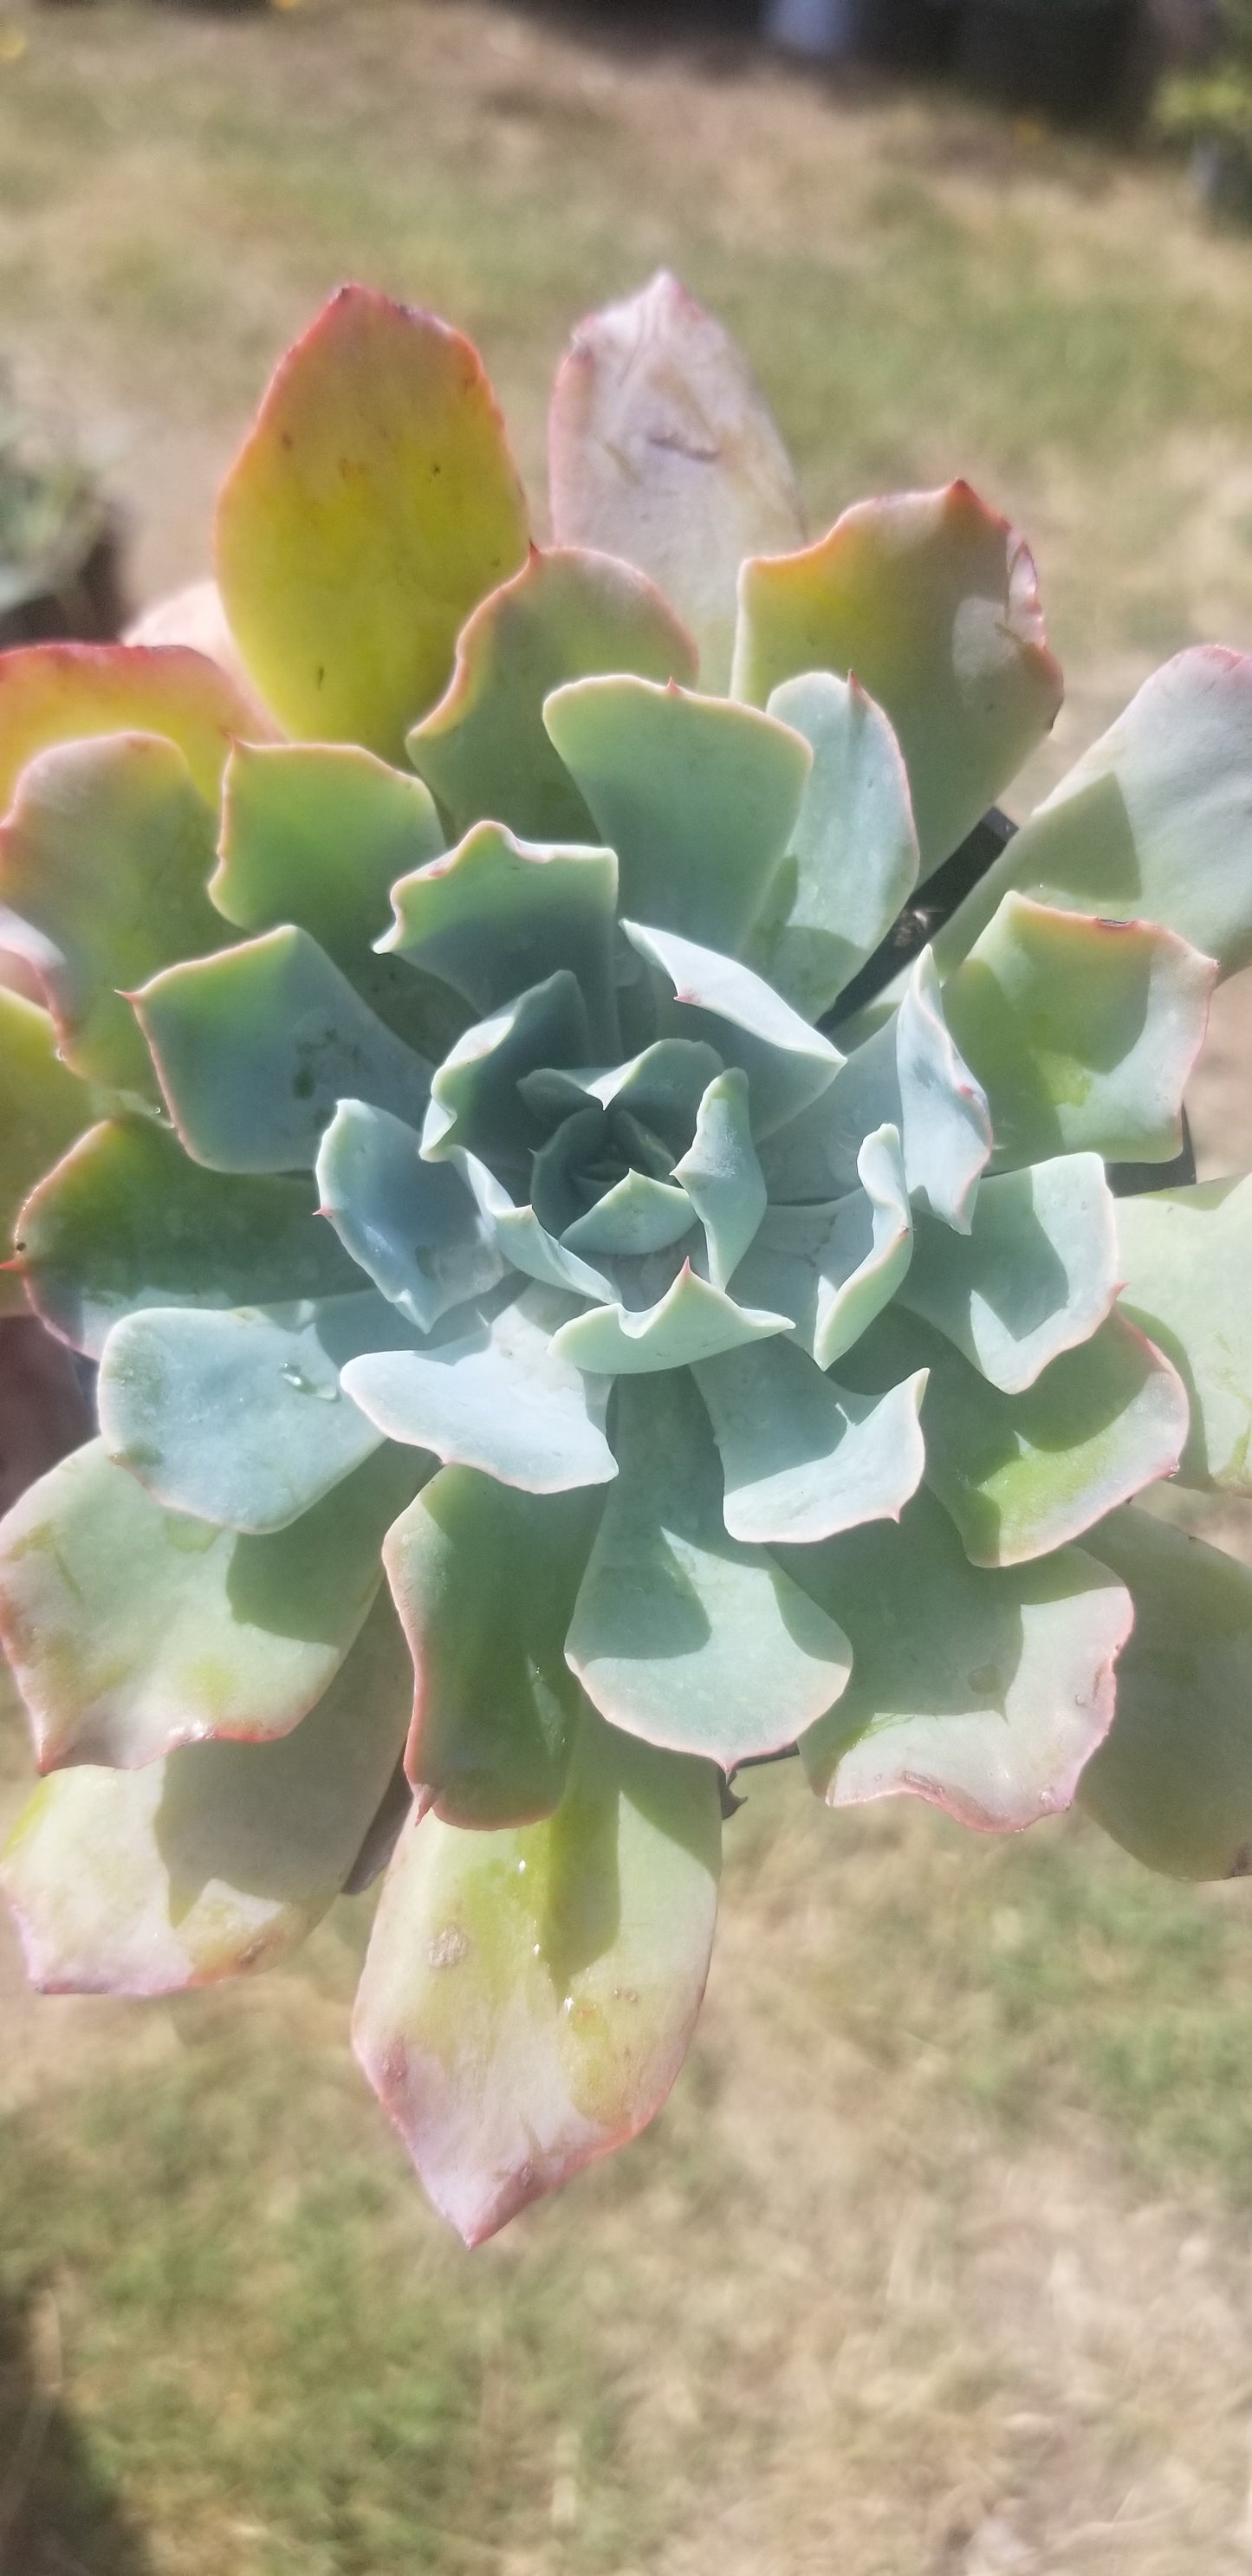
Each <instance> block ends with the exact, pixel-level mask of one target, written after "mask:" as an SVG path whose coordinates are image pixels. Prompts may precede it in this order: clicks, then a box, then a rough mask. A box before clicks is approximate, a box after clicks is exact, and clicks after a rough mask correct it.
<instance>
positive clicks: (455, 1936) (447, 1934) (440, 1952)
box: [427, 1923, 470, 1968]
mask: <svg viewBox="0 0 1252 2576" xmlns="http://www.w3.org/2000/svg"><path fill="white" fill-rule="evenodd" d="M469 1952H470V1945H469V1936H468V1934H467V1933H465V1932H462V1931H461V1930H460V1928H459V1926H458V1925H457V1924H455V1923H450V1924H449V1925H448V1926H447V1929H446V1930H445V1931H443V1932H437V1933H436V1935H435V1938H434V1940H433V1941H432V1942H431V1945H430V1949H429V1951H428V1952H427V1956H428V1958H429V1960H430V1964H431V1966H432V1968H459V1967H460V1965H461V1962H462V1960H464V1959H468V1957H469Z"/></svg>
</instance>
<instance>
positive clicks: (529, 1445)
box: [343, 1287, 617, 1494]
mask: <svg viewBox="0 0 1252 2576" xmlns="http://www.w3.org/2000/svg"><path fill="white" fill-rule="evenodd" d="M576 1306H577V1301H576V1299H574V1298H573V1297H563V1296H561V1295H560V1293H559V1292H557V1291H554V1290H550V1289H544V1288H538V1287H536V1288H527V1289H525V1290H524V1291H523V1293H522V1295H521V1296H520V1297H518V1298H515V1299H514V1301H513V1303H512V1304H511V1305H508V1306H505V1307H503V1308H502V1309H501V1310H500V1312H499V1313H498V1314H494V1315H489V1314H487V1313H485V1312H481V1311H480V1310H479V1309H477V1308H475V1307H472V1306H470V1307H462V1308H459V1309H458V1310H457V1312H456V1313H454V1314H453V1315H452V1316H450V1317H449V1318H448V1319H447V1321H446V1324H445V1328H444V1329H445V1333H446V1338H445V1339H442V1340H440V1339H434V1340H432V1341H430V1342H428V1343H427V1344H426V1345H425V1346H424V1347H423V1348H422V1349H421V1350H408V1351H379V1352H377V1353H371V1354H370V1355H369V1356H368V1357H365V1358H362V1359H357V1360H352V1361H350V1362H349V1364H348V1367H347V1368H346V1369H345V1370H344V1373H343V1383H344V1388H345V1391H346V1392H347V1394H348V1395H350V1396H351V1398H352V1400H353V1402H354V1403H355V1404H357V1405H359V1406H360V1408H361V1411H362V1413H364V1414H365V1415H366V1417H367V1418H368V1420H369V1421H370V1422H372V1423H374V1424H375V1425H376V1427H377V1429H378V1430H379V1431H380V1432H383V1433H385V1434H386V1436H387V1438H388V1439H389V1440H403V1441H408V1442H411V1443H412V1444H413V1446H414V1447H416V1448H418V1449H431V1450H433V1451H434V1454H435V1456H436V1457H437V1458H442V1459H443V1461H444V1464H445V1466H462V1467H479V1468H481V1469H482V1471H483V1473H484V1474H485V1475H488V1476H498V1477H499V1478H500V1480H501V1482H502V1483H503V1484H506V1485H520V1486H521V1487H522V1488H523V1490H524V1491H525V1492H527V1493H531V1494H559V1493H566V1492H568V1491H569V1490H570V1489H571V1488H572V1487H574V1486H577V1485H602V1484H605V1483H607V1482H608V1480H609V1478H610V1477H612V1476H615V1475H616V1473H617V1468H616V1465H615V1463H614V1458H613V1452H612V1450H611V1449H610V1447H609V1444H608V1442H607V1440H606V1439H605V1436H604V1420H605V1414H606V1411H607V1408H608V1399H609V1381H608V1379H607V1378H597V1377H596V1376H584V1375H583V1373H582V1371H581V1369H580V1368H578V1367H577V1366H575V1365H573V1364H572V1362H571V1361H570V1360H568V1359H566V1358H565V1357H564V1356H563V1355H562V1352H561V1349H560V1347H559V1344H560V1333H559V1329H558V1328H559V1327H560V1326H561V1325H562V1324H563V1323H564V1322H565V1321H566V1319H567V1318H568V1317H569V1316H570V1315H571V1314H573V1313H574V1312H575V1311H576Z"/></svg>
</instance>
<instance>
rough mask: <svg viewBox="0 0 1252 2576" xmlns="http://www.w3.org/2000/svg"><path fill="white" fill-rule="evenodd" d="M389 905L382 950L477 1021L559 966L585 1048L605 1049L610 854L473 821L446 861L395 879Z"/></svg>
mask: <svg viewBox="0 0 1252 2576" xmlns="http://www.w3.org/2000/svg"><path fill="white" fill-rule="evenodd" d="M391 900H392V905H393V908H394V911H395V922H394V925H393V927H392V928H391V929H390V930H389V931H387V932H386V933H385V934H384V936H383V937H382V938H381V939H380V940H379V942H378V945H379V948H380V950H382V951H383V952H384V953H386V954H388V955H394V956H397V957H406V958H409V959H410V960H411V961H412V963H413V964H414V965H415V966H420V967H423V968H424V969H425V970H426V972H427V973H429V974H432V975H438V976H440V977H441V978H442V979H443V981H444V983H446V984H451V985H452V986H453V987H454V989H455V990H456V991H457V992H458V993H461V994H463V995H464V997H465V999H466V1001H467V1002H470V1003H472V1004H473V1007H474V1009H475V1010H476V1011H477V1012H479V1013H480V1014H482V1015H484V1016H485V1015H486V1014H488V1013H490V1012H492V1011H499V1010H501V1009H503V1007H504V1005H505V1003H506V1002H511V1001H512V1000H513V999H514V997H515V995H517V994H518V993H521V992H523V991H524V990H526V989H527V987H529V986H531V985H534V984H536V983H538V982H539V981H541V979H543V978H544V977H546V976H549V975H552V974H554V973H555V972H556V971H557V969H558V968H561V967H563V968H565V969H566V971H567V972H568V973H570V974H572V975H573V976H574V978H575V980H576V982H577V983H578V985H579V987H580V988H581V991H582V995H583V1000H584V1001H585V1003H586V1005H587V1016H588V1020H589V1022H590V1026H591V1029H592V1032H593V1038H594V1042H595V1043H596V1044H597V1045H603V1046H604V1048H605V1050H606V1052H607V1051H611V1050H612V1049H613V1048H614V1047H615V1045H616V1040H617V1007H616V1003H615V1000H614V986H613V918H614V912H615V908H616V904H617V860H616V858H615V857H614V855H613V852H612V850H601V849H588V848H581V847H575V848H563V847H552V846H547V845H539V844H536V843H534V842H531V841H519V840H515V838H514V836H513V834H512V833H511V832H508V831H506V830H505V829H504V826H503V825H502V824H500V823H477V824H475V825H474V827H473V829H472V831H470V832H467V834H466V836H465V839H464V840H463V841H461V842H459V843H458V845H457V847H456V849H455V850H450V851H449V852H448V855H447V857H446V858H439V859H435V860H434V861H433V862H432V863H431V865H430V866H429V867H423V868H420V869H419V870H418V871H417V872H416V874H415V875H412V876H406V877H403V878H401V880H400V883H399V884H398V885H396V886H394V887H393V888H392V896H391Z"/></svg>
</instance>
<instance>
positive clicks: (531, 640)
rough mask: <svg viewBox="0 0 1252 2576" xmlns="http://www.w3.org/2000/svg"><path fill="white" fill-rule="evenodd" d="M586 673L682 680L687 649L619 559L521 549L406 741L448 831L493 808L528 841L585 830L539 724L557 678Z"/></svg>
mask: <svg viewBox="0 0 1252 2576" xmlns="http://www.w3.org/2000/svg"><path fill="white" fill-rule="evenodd" d="M592 671H638V672H641V673H642V674H643V675H644V677H645V678H647V679H652V680H669V679H675V680H679V681H682V682H685V683H690V682H692V681H694V679H695V676H696V654H695V646H694V645H693V643H692V640H691V637H690V636H689V635H688V633H687V631H686V629H685V627H682V626H680V625H679V622H678V619H677V618H676V617H675V615H674V613H673V610H672V609H671V608H670V607H669V606H668V605H667V603H666V601H665V600H664V599H662V597H661V594H660V592H659V590H657V589H655V588H654V586H653V584H652V583H651V582H650V581H648V580H647V579H646V578H645V576H644V575H643V574H642V573H639V572H635V571H634V570H633V569H632V567H631V566H630V565H629V564H627V563H622V562H620V561H615V560H614V558H613V556H612V555H611V554H607V553H606V554H596V553H592V552H591V551H589V550H586V549H584V548H581V547H576V546H554V547H552V548H551V549H550V550H549V551H547V552H543V551H541V550H540V548H539V547H538V546H532V547H531V550H530V555H529V558H528V560H527V561H526V562H525V563H524V564H523V566H522V569H521V571H520V572H517V573H514V575H513V577H512V579H511V580H510V581H503V582H501V583H500V585H499V588H498V589H496V590H493V591H491V592H490V593H489V594H488V596H487V598H486V599H484V600H481V601H480V602H479V605H478V607H477V608H476V609H475V610H474V611H473V613H472V615H471V616H470V617H469V618H467V620H466V622H465V624H464V626H463V627H462V628H461V632H460V634H459V636H458V637H457V647H456V669H455V671H454V673H453V675H452V679H451V681H450V682H449V684H448V688H447V690H446V692H445V694H444V696H443V697H442V698H441V699H440V701H439V704H438V706H437V707H434V708H433V709H432V711H431V713H430V714H429V715H428V716H426V717H424V718H423V720H422V722H421V724H419V725H415V726H414V728H413V731H412V732H411V734H410V735H409V738H408V744H407V749H408V755H409V758H410V760H411V761H412V763H413V766H414V768H415V769H417V770H420V772H421V775H422V777H423V778H425V779H426V780H427V781H428V783H429V784H430V786H432V787H433V788H434V791H435V794H436V795H437V797H438V798H439V802H440V804H441V806H442V807H443V809H444V811H445V813H449V814H451V816H452V818H453V822H454V825H455V828H456V830H457V831H458V832H464V831H467V830H468V829H469V826H470V825H471V823H476V822H478V821H480V820H481V818H482V817H483V816H484V815H492V816H494V817H495V819H496V821H497V822H500V823H507V824H508V825H509V826H510V828H511V829H512V830H513V831H514V832H521V833H524V834H526V836H527V837H528V838H529V839H531V840H534V841H544V840H553V841H586V840H588V839H589V838H590V836H591V833H592V831H593V829H594V826H593V824H592V820H591V816H590V814H589V813H588V811H587V807H586V805H585V804H584V802H583V799H582V797H581V796H580V795H579V793H578V789H577V788H576V787H575V785H574V781H573V779H572V778H571V777H570V774H569V771H568V770H567V769H566V767H565V765H564V763H563V761H562V760H561V759H560V758H559V757H558V754H557V751H556V748H555V745H554V744H553V743H552V742H551V740H550V739H549V737H548V735H547V733H546V732H545V730H544V723H543V705H544V700H545V698H547V697H548V696H550V694H551V692H552V690H553V689H557V688H559V687H560V686H561V684H562V682H563V681H566V680H576V679H582V678H584V677H585V676H586V675H587V674H588V673H589V672H592Z"/></svg>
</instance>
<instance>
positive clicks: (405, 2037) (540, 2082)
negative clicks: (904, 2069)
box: [353, 1706, 721, 2245]
mask: <svg viewBox="0 0 1252 2576" xmlns="http://www.w3.org/2000/svg"><path fill="white" fill-rule="evenodd" d="M720 1845H721V1824H720V1813H719V1801H718V1792H717V1774H716V1772H715V1770H714V1768H713V1765H712V1764H711V1763H708V1762H699V1761H693V1760H684V1759H682V1758H680V1757H676V1756H674V1755H672V1754H664V1753H658V1752H656V1751H654V1750H653V1749H652V1748H651V1747H650V1746H648V1745H641V1744H635V1743H632V1742H631V1741H630V1739H629V1738H628V1737H624V1736H621V1735H618V1734H617V1733H616V1732H615V1731H614V1729H613V1728H612V1727H608V1726H605V1725H603V1724H602V1722H601V1721H600V1720H599V1719H598V1718H597V1717H596V1716H595V1714H594V1712H593V1711H591V1710H588V1709H587V1708H586V1707H585V1706H584V1709H583V1713H582V1718H581V1722H580V1725H579V1730H578V1738H577V1742H576V1746H575V1752H574V1760H573V1765H572V1769H571V1775H570V1779H569V1782H568V1785H567V1787H566V1791H565V1795H564V1798H563V1800H562V1803H561V1806H560V1807H559V1809H558V1810H557V1813H556V1814H555V1815H554V1816H553V1817H552V1818H551V1819H550V1820H549V1821H548V1822H546V1823H543V1824H536V1825H530V1826H526V1827H523V1828H522V1829H520V1830H517V1831H508V1832H495V1833H491V1832H485V1833H466V1832H461V1831H458V1829H457V1828H456V1827H455V1826H452V1825H445V1824H442V1823H441V1822H440V1821H439V1819H438V1818H437V1817H436V1816H431V1815H427V1816H426V1817H424V1818H423V1819H421V1820H420V1821H419V1820H416V1819H414V1820H413V1821H411V1822H410V1823H409V1824H408V1825H407V1826H406V1828H405V1831H404V1834H403V1836H402V1838H401V1840H400V1843H399V1845H398V1847H397V1850H396V1854H395V1858H394V1859H393V1861H392V1864H391V1868H390V1870H389V1872H388V1876H387V1881H386V1884H385V1886H384V1889H383V1895H382V1902H381V1904H380V1906H379V1909H378V1915H377V1918H376V1920H375V1925H374V1930H373V1934H372V1936H371V1940H370V1946H369V1953H368V1956H367V1958H366V1962H365V1970H364V1974H363V1976H362V1979H361V1985H360V1989H359V1992H358V1995H357V2003H356V2010H355V2013H354V2016H353V2040H354V2044H355V2047H356V2051H357V2055H358V2057H359V2059H360V2061H361V2064H362V2066H363V2067H364V2069H365V2073H366V2075H367V2076H368V2078H369V2081H370V2083H371V2084H372V2085H373V2087H374V2090H375V2092H376V2093H377V2094H378V2096H379V2098H380V2100H381V2102H382V2104H383V2107H384V2109H385V2110H386V2111H387V2112H388V2114H389V2116H390V2117H391V2119H392V2120H394V2122H395V2124H396V2127H397V2128H398V2129H399V2131H400V2133H401V2135H402V2137H403V2139H404V2142H405V2144H406V2146H407V2148H408V2150H409V2153H410V2155H411V2156H412V2158H413V2162H414V2164H415V2165H416V2167H417V2170H418V2172H419V2174H420V2175H421V2177H422V2180H423V2182H424V2183H425V2185H426V2188H427V2190H428V2192H429V2193H430V2196H431V2199H432V2200H433V2201H434V2203H435V2206H436V2208H438V2209H439V2210H441V2211H442V2212H443V2215H444V2216H445V2217H446V2218H448V2219H449V2220H450V2221H451V2223H452V2225H453V2226H454V2227H455V2228H457V2230H458V2231H459V2233H460V2234H461V2236H462V2237H463V2238H464V2240H465V2242H466V2244H468V2245H479V2244H481V2243H482V2242H483V2240H484V2239H485V2238H486V2237H488V2236H491V2235H493V2234H494V2233H495V2232H496V2230H497V2229H498V2228H501V2227H503V2226H505V2225H506V2224H507V2222H508V2220H509V2219H510V2218H513V2217H515V2216H516V2215H517V2213H518V2211H519V2210H521V2209H524V2208H525V2207H526V2206H527V2204H528V2203H529V2202H531V2201H533V2200H536V2199H538V2198H539V2197H540V2195H541V2194H542V2193H544V2192H547V2191H553V2190H555V2189H556V2188H557V2187H558V2186H559V2185H560V2184H561V2183H563V2182H566V2181H568V2180H569V2179H570V2177H571V2176H572V2175H573V2174H575V2173H577V2172H578V2171H579V2170H580V2169H581V2168H582V2167H583V2166H584V2165H586V2164H589V2163H590V2162H592V2161H593V2159H594V2158H596V2157H598V2156H602V2155H605V2154H607V2153H608V2152H609V2151H610V2150H611V2149H612V2148H614V2147H617V2146H621V2145H624V2144H625V2142H626V2141H627V2140H628V2139H630V2138H633V2137H635V2136H637V2134H638V2132H639V2131H640V2129H642V2128H644V2127H645V2126H646V2124H647V2122H648V2121H649V2120H650V2119H651V2118H652V2117H653V2116H654V2114H655V2113H656V2112H657V2111H658V2110H659V2109H660V2106H661V2104H662V2102H663V2101H664V2100H665V2097H666V2095H667V2093H668V2092H669V2089H670V2086H671V2085H672V2083H673V2081H674V2078H675V2076H676V2075H677V2073H678V2070H679V2067H680V2066H681V2064H682V2061H683V2058H684V2056H685V2055H686V2051H687V2046H688V2042H689V2040H690V2037H691V2031H692V2028H693V2025H694V2022H695V2018H696V2014H697V2012H698V2010H699V2007H700V2000H701V1996H702V1994H703V1991H704V1981H705V1977H706V1975H707V1972H708V1961H709V1952H710V1948H711V1945H712V1938H713V1926H714V1919H715V1913H716V1905H717V1876H718V1868H719V1861H720Z"/></svg>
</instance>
